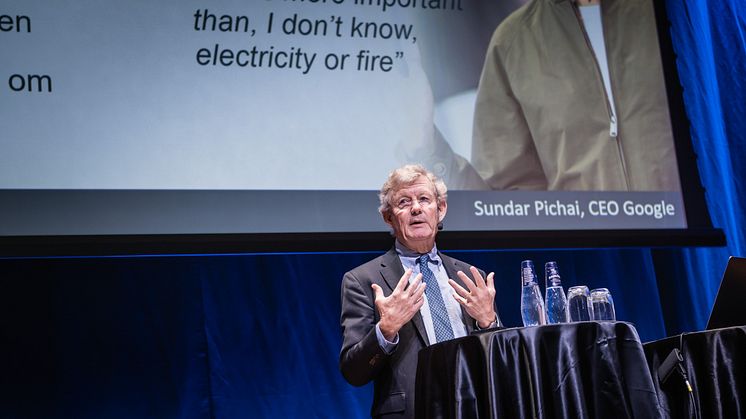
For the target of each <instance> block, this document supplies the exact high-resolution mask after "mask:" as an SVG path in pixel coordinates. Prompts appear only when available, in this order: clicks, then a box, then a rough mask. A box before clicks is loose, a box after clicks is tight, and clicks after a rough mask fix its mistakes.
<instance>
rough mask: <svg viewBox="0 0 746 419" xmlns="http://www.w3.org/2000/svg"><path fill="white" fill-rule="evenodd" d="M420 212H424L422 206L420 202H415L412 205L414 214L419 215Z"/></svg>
mask: <svg viewBox="0 0 746 419" xmlns="http://www.w3.org/2000/svg"><path fill="white" fill-rule="evenodd" d="M420 212H422V205H420V202H419V201H414V203H412V213H413V214H419V213H420Z"/></svg>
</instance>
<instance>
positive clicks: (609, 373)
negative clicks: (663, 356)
mask: <svg viewBox="0 0 746 419" xmlns="http://www.w3.org/2000/svg"><path fill="white" fill-rule="evenodd" d="M415 403H416V410H415V412H416V416H417V417H418V418H428V419H433V418H541V417H557V418H561V417H564V418H604V419H609V418H627V417H629V418H632V417H634V418H656V417H660V406H659V403H658V398H657V395H656V392H655V385H654V383H653V379H652V376H651V374H650V371H649V369H648V365H647V362H646V359H645V354H644V352H643V348H642V344H641V343H640V339H639V337H638V335H637V331H636V330H635V328H634V327H633V326H632V325H631V324H629V323H623V322H581V323H570V324H561V325H548V326H539V327H526V328H514V329H503V330H497V331H486V332H481V333H477V334H473V335H470V336H466V337H463V338H460V339H454V340H451V341H446V342H441V343H438V344H435V345H432V346H430V347H428V348H426V349H423V350H422V351H421V352H420V354H419V362H418V367H417V389H416V395H415Z"/></svg>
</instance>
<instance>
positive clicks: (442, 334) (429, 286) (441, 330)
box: [417, 255, 453, 342]
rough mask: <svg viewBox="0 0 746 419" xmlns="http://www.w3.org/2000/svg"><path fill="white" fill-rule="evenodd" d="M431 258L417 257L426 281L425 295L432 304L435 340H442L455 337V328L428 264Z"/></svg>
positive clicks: (431, 314) (425, 256)
mask: <svg viewBox="0 0 746 419" xmlns="http://www.w3.org/2000/svg"><path fill="white" fill-rule="evenodd" d="M429 260H430V258H429V257H428V256H427V255H422V256H420V257H419V258H417V263H418V264H419V265H420V273H422V280H423V281H424V282H425V295H426V296H427V303H428V305H429V306H430V316H431V317H432V318H433V328H434V329H435V340H436V341H437V342H442V341H444V340H448V339H453V328H452V327H451V321H450V320H449V319H448V310H446V303H445V302H444V301H443V295H442V294H441V293H440V287H439V286H438V280H437V279H435V275H433V271H431V270H430V268H429V267H428V266H427V262H428V261H429Z"/></svg>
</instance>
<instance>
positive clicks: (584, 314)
mask: <svg viewBox="0 0 746 419" xmlns="http://www.w3.org/2000/svg"><path fill="white" fill-rule="evenodd" d="M567 303H568V307H569V308H568V311H569V312H570V321H571V322H587V321H589V320H592V319H593V317H591V315H592V314H593V310H592V309H591V293H590V291H588V287H586V286H585V285H578V286H575V287H570V289H569V290H567Z"/></svg>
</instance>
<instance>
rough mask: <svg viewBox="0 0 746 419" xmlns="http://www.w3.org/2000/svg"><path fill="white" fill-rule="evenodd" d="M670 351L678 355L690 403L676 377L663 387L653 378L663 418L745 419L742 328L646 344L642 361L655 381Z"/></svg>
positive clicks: (744, 331)
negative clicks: (688, 385)
mask: <svg viewBox="0 0 746 419" xmlns="http://www.w3.org/2000/svg"><path fill="white" fill-rule="evenodd" d="M674 348H678V349H679V350H681V353H682V356H683V358H684V362H683V366H684V369H685V371H686V374H687V376H688V377H689V382H690V383H691V385H692V389H693V394H692V396H693V397H690V396H689V392H688V390H687V389H686V385H685V383H684V381H683V378H682V377H681V375H679V374H678V373H673V374H672V375H671V376H670V377H669V379H668V380H667V381H666V382H665V383H663V384H661V383H660V382H659V381H658V379H657V377H656V379H655V380H654V381H655V385H656V389H657V391H658V394H659V398H660V404H661V407H662V409H663V412H664V413H665V414H666V416H669V417H672V418H689V417H700V418H708V419H709V418H728V419H730V418H746V326H741V327H729V328H726V329H717V330H708V331H704V332H696V333H686V334H684V335H681V336H673V337H669V338H665V339H661V340H658V341H655V342H649V343H646V344H645V345H644V350H645V356H646V357H647V359H648V364H649V366H650V370H651V371H652V372H653V373H654V374H655V375H657V370H658V367H659V366H660V364H661V363H663V361H664V360H665V359H666V357H667V356H668V354H669V353H671V351H672V350H673V349H674ZM692 399H693V400H692Z"/></svg>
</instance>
